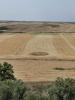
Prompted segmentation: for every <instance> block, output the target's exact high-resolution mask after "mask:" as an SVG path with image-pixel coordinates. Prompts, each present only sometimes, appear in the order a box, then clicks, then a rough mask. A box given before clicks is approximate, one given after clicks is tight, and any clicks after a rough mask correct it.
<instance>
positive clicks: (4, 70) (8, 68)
mask: <svg viewBox="0 0 75 100" xmlns="http://www.w3.org/2000/svg"><path fill="white" fill-rule="evenodd" d="M12 68H13V66H12V65H11V64H9V63H7V62H4V63H3V64H0V80H1V81H3V80H7V79H11V80H14V79H15V76H14V75H13V73H14V71H13V69H12Z"/></svg>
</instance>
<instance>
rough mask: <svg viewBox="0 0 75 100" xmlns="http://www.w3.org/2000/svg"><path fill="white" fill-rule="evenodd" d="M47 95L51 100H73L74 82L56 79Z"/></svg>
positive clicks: (74, 96) (74, 95)
mask: <svg viewBox="0 0 75 100" xmlns="http://www.w3.org/2000/svg"><path fill="white" fill-rule="evenodd" d="M48 93H49V96H50V98H51V99H52V98H53V99H52V100H75V81H74V80H72V79H69V78H67V79H62V78H58V79H57V80H56V82H55V83H54V84H53V85H52V86H51V87H50V88H49V90H48Z"/></svg>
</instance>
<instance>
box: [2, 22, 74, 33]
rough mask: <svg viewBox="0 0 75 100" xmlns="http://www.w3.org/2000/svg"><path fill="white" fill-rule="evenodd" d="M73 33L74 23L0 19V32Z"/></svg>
mask: <svg viewBox="0 0 75 100" xmlns="http://www.w3.org/2000/svg"><path fill="white" fill-rule="evenodd" d="M35 32H37V33H55V32H56V33H63V32H64V33H75V23H71V22H40V21H0V33H35Z"/></svg>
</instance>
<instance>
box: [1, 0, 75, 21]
mask: <svg viewBox="0 0 75 100" xmlns="http://www.w3.org/2000/svg"><path fill="white" fill-rule="evenodd" d="M0 20H20V21H23V20H24V21H66V22H75V0H0Z"/></svg>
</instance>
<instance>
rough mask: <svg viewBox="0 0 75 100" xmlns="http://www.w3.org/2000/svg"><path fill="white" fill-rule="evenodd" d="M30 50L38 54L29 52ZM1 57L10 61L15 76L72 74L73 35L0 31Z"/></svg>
mask: <svg viewBox="0 0 75 100" xmlns="http://www.w3.org/2000/svg"><path fill="white" fill-rule="evenodd" d="M33 52H35V53H37V52H40V55H38V56H37V55H31V53H33ZM42 52H45V53H48V55H41V53H42ZM4 61H7V62H9V63H11V64H12V65H13V66H14V71H15V75H16V77H17V78H20V79H23V80H24V81H52V80H55V79H56V78H57V77H63V78H65V77H70V78H75V70H74V69H75V35H74V34H72V35H63V34H61V35H44V34H43V35H30V34H16V35H10V34H7V35H5V34H3V35H0V62H4ZM54 68H64V69H68V68H72V69H73V70H55V69H54Z"/></svg>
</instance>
